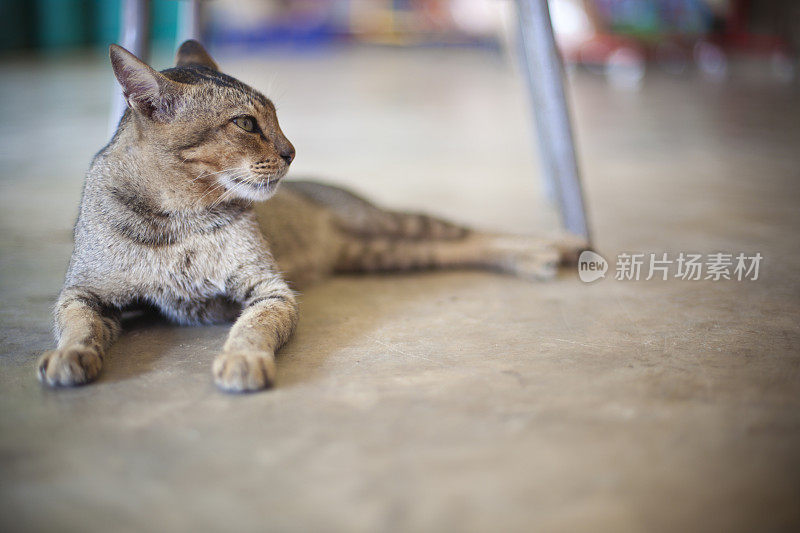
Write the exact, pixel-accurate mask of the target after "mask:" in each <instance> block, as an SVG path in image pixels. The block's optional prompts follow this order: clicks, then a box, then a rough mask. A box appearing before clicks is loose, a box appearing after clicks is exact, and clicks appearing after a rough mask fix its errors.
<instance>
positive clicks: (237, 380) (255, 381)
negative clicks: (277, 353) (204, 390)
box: [212, 351, 275, 392]
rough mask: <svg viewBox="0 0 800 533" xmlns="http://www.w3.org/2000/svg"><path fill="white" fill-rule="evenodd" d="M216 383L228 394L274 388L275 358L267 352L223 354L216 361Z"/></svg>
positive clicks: (214, 367)
mask: <svg viewBox="0 0 800 533" xmlns="http://www.w3.org/2000/svg"><path fill="white" fill-rule="evenodd" d="M212 371H213V373H214V382H215V383H216V384H217V386H218V387H219V388H220V389H222V390H224V391H226V392H252V391H257V390H261V389H268V388H270V387H272V385H273V383H274V382H275V357H274V356H273V355H272V354H271V353H267V352H256V351H253V352H247V351H236V352H223V353H221V354H219V355H218V356H217V358H216V359H214V365H213V367H212Z"/></svg>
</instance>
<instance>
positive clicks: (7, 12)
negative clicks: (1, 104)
mask: <svg viewBox="0 0 800 533" xmlns="http://www.w3.org/2000/svg"><path fill="white" fill-rule="evenodd" d="M180 3H181V2H180V0H153V1H152V2H151V7H150V11H151V12H150V20H151V22H152V24H151V39H152V42H153V43H154V45H155V46H156V47H157V48H159V47H162V48H163V47H166V48H169V47H171V46H173V45H174V42H175V39H176V38H177V37H178V33H179V22H178V19H179V14H178V12H179V9H180ZM121 4H122V2H120V1H117V0H3V2H2V3H0V10H1V11H0V16H1V17H2V18H0V29H2V33H0V51H2V52H9V51H15V50H35V51H39V52H43V53H47V52H53V51H61V50H66V49H74V48H76V47H97V48H103V49H104V48H105V47H106V46H107V45H108V44H109V43H111V42H115V41H116V40H117V38H118V36H119V34H120V11H121ZM205 4H206V9H205V17H204V21H203V29H204V35H205V37H206V39H205V40H206V42H208V43H210V44H211V45H212V46H225V45H238V46H243V47H246V48H248V49H250V50H257V49H259V48H267V47H276V46H279V47H284V48H292V49H296V50H301V49H308V48H325V47H331V46H339V45H343V44H359V43H361V44H364V43H367V44H381V45H391V46H472V47H486V48H496V49H498V48H506V47H508V46H509V43H510V42H512V41H513V34H514V32H515V26H514V23H513V20H512V19H513V16H514V15H513V12H514V10H513V5H512V3H511V2H509V1H504V0H369V1H365V0H209V1H206V2H205ZM550 9H551V12H552V17H553V24H554V27H555V30H556V33H557V35H558V38H559V43H560V45H561V46H562V48H563V53H564V55H565V57H566V59H567V61H568V62H570V63H573V64H580V65H585V66H587V67H590V68H592V70H595V71H597V70H600V69H602V70H603V71H604V72H605V73H606V74H610V76H609V77H610V79H611V80H612V81H621V76H620V79H616V78H615V76H614V75H613V72H614V71H615V70H620V69H622V68H623V67H627V68H628V69H629V70H630V71H631V72H628V74H627V76H626V79H625V80H624V81H622V83H624V84H631V83H635V82H637V81H638V78H639V76H641V75H642V74H643V73H644V71H645V70H646V66H647V65H648V64H649V65H651V66H653V67H656V68H661V69H663V70H665V71H667V72H670V73H674V74H679V73H683V72H685V71H687V70H691V69H698V70H700V71H701V72H703V73H704V74H706V75H708V76H710V77H714V78H718V79H719V78H723V77H724V76H725V74H727V66H728V64H729V63H730V61H731V60H737V61H742V60H745V59H748V60H763V61H766V62H767V63H769V66H770V68H771V69H772V74H773V75H774V76H776V77H777V78H780V79H782V80H785V81H789V80H791V79H793V77H794V66H795V54H794V52H795V51H796V48H797V45H798V44H800V6H798V4H797V2H793V1H791V0H767V1H753V0H551V1H550Z"/></svg>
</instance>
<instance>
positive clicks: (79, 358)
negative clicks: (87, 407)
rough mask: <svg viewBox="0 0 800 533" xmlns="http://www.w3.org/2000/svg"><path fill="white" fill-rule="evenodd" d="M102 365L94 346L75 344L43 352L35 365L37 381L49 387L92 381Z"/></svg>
mask: <svg viewBox="0 0 800 533" xmlns="http://www.w3.org/2000/svg"><path fill="white" fill-rule="evenodd" d="M102 367H103V358H102V357H100V354H98V353H97V351H96V350H95V349H94V348H88V347H85V346H76V347H72V348H60V349H58V350H53V351H51V352H45V353H44V354H43V355H42V356H41V357H40V358H39V362H38V363H37V365H36V370H37V371H36V374H37V375H38V377H39V381H41V382H42V383H45V384H47V385H50V386H51V387H74V386H75V385H83V384H85V383H89V382H90V381H93V380H94V379H95V378H96V377H97V376H98V374H100V369H101V368H102Z"/></svg>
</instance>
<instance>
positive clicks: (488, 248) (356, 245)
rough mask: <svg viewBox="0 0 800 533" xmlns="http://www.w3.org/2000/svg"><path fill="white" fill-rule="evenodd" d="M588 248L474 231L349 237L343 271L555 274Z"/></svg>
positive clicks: (340, 269) (534, 277)
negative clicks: (438, 236) (454, 235)
mask: <svg viewBox="0 0 800 533" xmlns="http://www.w3.org/2000/svg"><path fill="white" fill-rule="evenodd" d="M580 248H585V246H583V244H582V243H581V242H580V241H579V240H575V242H574V243H571V242H569V241H568V240H564V241H559V240H549V239H537V238H533V237H525V236H514V235H495V234H487V233H480V232H475V231H469V232H467V233H466V234H464V235H463V236H461V237H459V238H447V239H431V238H413V239H408V238H397V237H374V238H362V237H357V236H351V237H350V238H349V239H347V240H346V241H345V244H344V245H343V248H342V253H341V254H340V257H339V261H338V263H337V265H336V270H337V271H338V272H392V271H410V270H428V269H457V268H461V269H483V270H491V271H496V272H502V273H507V274H512V275H516V276H519V277H521V278H525V279H530V280H537V281H538V280H547V279H551V278H553V277H554V276H555V275H556V273H557V271H558V267H559V265H560V264H562V263H564V262H565V261H569V260H571V258H572V257H573V256H575V257H577V253H578V252H577V250H579V249H580Z"/></svg>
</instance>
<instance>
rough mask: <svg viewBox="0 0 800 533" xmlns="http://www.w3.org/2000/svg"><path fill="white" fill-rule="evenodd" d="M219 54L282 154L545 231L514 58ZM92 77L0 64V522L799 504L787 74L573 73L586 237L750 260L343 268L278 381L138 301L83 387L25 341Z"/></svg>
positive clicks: (796, 245)
mask: <svg viewBox="0 0 800 533" xmlns="http://www.w3.org/2000/svg"><path fill="white" fill-rule="evenodd" d="M218 59H219V60H220V61H219V62H220V63H221V64H222V65H223V66H224V67H225V68H226V69H227V70H228V71H229V72H231V73H232V74H235V75H239V76H241V77H242V78H244V79H245V80H247V81H250V82H251V83H252V84H253V85H255V86H257V87H259V88H262V89H264V90H266V91H267V92H268V93H269V94H270V95H271V96H273V98H274V99H275V100H276V102H277V104H278V108H279V109H278V110H279V116H280V118H281V121H282V124H283V125H284V131H286V133H287V135H288V136H289V137H290V139H291V140H292V141H293V142H294V143H295V146H297V150H298V159H297V163H296V168H295V170H294V173H295V175H301V174H315V175H320V176H325V177H329V178H330V179H331V180H335V181H338V182H341V183H345V184H349V185H352V186H355V187H357V188H358V189H360V190H361V191H363V192H365V193H367V194H368V195H370V196H372V197H373V198H377V199H379V200H381V201H383V202H384V203H386V204H388V205H391V206H394V207H409V208H416V209H427V210H430V211H433V212H436V213H439V214H443V215H447V216H450V217H453V218H456V219H458V220H461V221H464V222H469V223H471V224H475V225H480V226H485V227H489V228H493V229H500V230H509V231H518V232H537V231H548V230H552V229H554V228H555V225H556V218H555V215H554V214H553V212H552V210H551V209H549V208H548V207H547V206H546V202H544V201H543V199H542V195H541V194H540V193H539V192H538V189H539V184H538V180H537V178H536V174H537V171H536V161H535V158H534V157H533V156H532V155H531V152H530V149H529V146H530V131H529V123H528V109H527V107H526V101H525V99H524V94H523V92H522V90H523V86H522V84H521V82H520V81H519V78H517V77H515V75H514V72H513V70H512V69H511V68H510V67H509V65H508V64H507V62H506V61H505V60H504V59H503V58H502V57H499V56H496V55H494V54H492V53H488V52H476V51H465V50H461V51H457V50H451V51H446V50H438V51H433V50H428V51H392V50H384V51H380V50H351V51H339V52H334V53H330V54H309V55H306V56H296V55H276V56H274V57H266V58H263V57H262V58H261V59H255V58H250V59H247V58H245V59H241V58H239V59H238V60H235V61H234V60H232V59H231V57H230V56H229V57H225V56H223V57H220V58H218ZM156 65H157V66H159V67H163V66H165V63H164V62H163V61H162V62H158V63H157V64H156ZM110 88H111V78H110V69H109V68H108V66H107V65H106V64H105V63H104V62H103V61H102V60H101V59H99V58H96V57H92V58H87V57H78V58H74V57H66V58H62V59H54V60H50V61H47V62H42V61H37V62H33V61H24V60H13V61H5V62H3V63H0V113H1V115H0V119H1V120H0V228H1V229H0V302H2V304H0V343H1V344H2V346H0V350H1V351H2V357H0V365H1V367H2V368H0V397H1V398H2V401H0V485H1V486H0V525H2V529H3V530H5V531H29V530H30V531H32V530H49V531H52V530H63V531H82V532H85V531H112V530H113V531H121V532H124V531H142V530H172V531H196V530H199V531H203V530H208V531H214V530H216V531H219V530H226V531H230V530H237V531H239V530H241V531H264V530H275V531H342V532H345V531H346V532H359V531H364V532H366V531H436V532H438V531H465V532H467V531H520V532H522V531H534V530H536V531H615V532H619V531H753V530H758V531H779V530H796V528H797V527H798V526H800V350H799V348H800V325H799V324H798V323H799V322H800V320H799V319H800V276H799V275H798V263H799V262H800V239H798V237H797V231H798V229H800V210H798V202H799V201H800V170H799V169H800V165H798V163H800V157H798V146H799V145H800V120H798V118H800V113H799V112H798V109H799V104H800V98H799V97H798V93H797V91H796V90H794V89H792V88H787V87H785V86H770V85H767V84H763V83H757V82H746V81H739V82H735V83H730V84H728V85H724V86H720V85H712V84H706V83H703V82H701V81H698V80H693V79H688V78H687V79H678V78H666V77H662V76H659V75H654V76H653V77H650V78H648V81H647V83H646V85H645V88H644V90H643V91H642V92H641V93H638V94H631V93H620V92H615V91H614V90H612V89H610V88H609V87H607V86H606V85H605V83H604V82H603V81H602V80H601V79H598V78H595V77H593V76H591V75H589V74H585V73H584V74H578V75H577V76H575V77H574V79H573V93H574V94H573V100H574V104H575V115H576V121H577V134H578V139H579V141H580V152H581V155H582V156H583V167H584V170H585V179H586V185H587V189H588V196H589V203H590V208H591V214H592V219H593V221H594V227H595V231H596V235H597V245H598V248H599V250H600V251H601V252H603V253H604V254H605V255H606V257H609V258H612V259H613V258H614V257H615V256H616V254H617V253H619V252H621V251H642V252H665V251H666V252H670V253H677V252H679V251H687V252H692V251H693V252H703V253H711V252H716V251H729V252H740V251H741V252H748V253H752V252H756V251H758V252H761V253H762V254H763V256H764V257H765V260H764V263H763V264H762V269H761V276H760V279H759V280H757V281H755V282H741V283H740V282H735V281H727V282H716V283H715V282H710V281H708V282H688V281H679V280H671V281H668V282H662V281H656V280H652V281H640V282H638V283H637V282H621V281H615V280H613V279H611V278H610V277H609V279H606V280H603V281H600V282H597V283H595V284H592V285H584V284H582V283H581V282H580V281H578V280H577V278H576V276H575V273H574V272H566V273H564V274H563V275H562V277H561V278H560V279H558V280H556V281H554V282H552V283H547V284H529V283H525V282H523V281H518V280H516V279H512V278H507V277H502V276H495V275H490V274H484V273H469V272H456V273H436V274H420V275H403V276H387V277H364V278H339V279H335V280H332V281H330V282H327V283H324V284H322V285H319V286H317V287H315V288H312V289H310V290H308V291H307V292H305V294H304V295H303V297H302V320H301V324H300V328H299V331H298V333H297V336H296V337H295V338H294V340H293V341H292V342H291V343H290V344H289V345H288V346H287V347H286V349H284V350H283V352H282V353H281V355H280V357H279V367H278V368H279V371H278V387H277V389H275V390H273V391H270V392H266V393H262V394H255V395H248V396H228V395H225V394H221V393H220V392H218V391H217V390H216V389H215V388H214V386H213V384H212V381H211V375H210V365H211V361H212V358H213V357H214V355H215V353H216V351H217V350H219V348H220V346H221V344H222V341H223V338H224V335H225V332H226V329H227V328H226V327H224V326H218V327H203V328H177V327H173V326H170V325H168V324H165V323H162V322H158V321H154V320H151V319H140V320H136V321H133V322H130V323H128V324H127V326H128V333H126V334H125V336H124V337H123V338H122V339H121V341H120V342H119V343H118V345H117V346H116V347H115V348H114V349H113V351H112V353H111V354H110V356H109V357H108V360H107V365H106V368H105V370H104V372H103V374H102V376H101V378H100V380H99V382H97V383H96V384H94V385H92V386H89V387H85V388H80V389H74V390H49V389H46V388H43V387H41V386H40V385H39V383H38V382H37V381H36V379H35V377H34V371H33V368H34V361H35V359H36V357H37V356H38V354H39V353H40V352H42V351H43V350H45V349H47V348H49V347H50V346H51V342H52V340H51V334H50V327H51V319H50V307H51V305H52V303H53V301H54V299H55V296H56V294H57V292H58V290H59V288H60V284H61V281H62V276H63V272H64V268H65V265H66V260H67V258H68V255H69V252H70V249H71V243H70V229H71V224H72V222H73V219H74V216H75V213H76V209H77V204H78V200H79V196H80V186H81V180H82V173H83V172H84V170H85V168H86V167H87V165H88V161H89V159H90V157H91V155H92V154H93V153H94V152H95V151H96V150H97V149H98V148H99V147H100V146H101V145H102V144H103V143H104V141H105V139H106V131H105V130H106V111H107V109H108V97H109V92H110Z"/></svg>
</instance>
